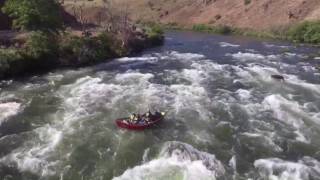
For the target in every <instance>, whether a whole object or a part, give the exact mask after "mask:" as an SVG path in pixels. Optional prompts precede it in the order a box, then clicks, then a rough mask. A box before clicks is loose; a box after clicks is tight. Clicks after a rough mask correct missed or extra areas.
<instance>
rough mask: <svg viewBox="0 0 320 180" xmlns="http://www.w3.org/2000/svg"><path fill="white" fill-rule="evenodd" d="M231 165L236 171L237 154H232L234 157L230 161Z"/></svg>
mask: <svg viewBox="0 0 320 180" xmlns="http://www.w3.org/2000/svg"><path fill="white" fill-rule="evenodd" d="M229 166H230V167H231V168H232V169H233V170H234V171H236V170H237V158H236V156H232V158H231V159H230V161H229Z"/></svg>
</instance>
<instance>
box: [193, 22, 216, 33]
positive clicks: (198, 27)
mask: <svg viewBox="0 0 320 180" xmlns="http://www.w3.org/2000/svg"><path fill="white" fill-rule="evenodd" d="M192 29H193V30H194V31H200V32H212V31H213V28H212V27H211V26H208V25H205V24H196V25H193V27H192Z"/></svg>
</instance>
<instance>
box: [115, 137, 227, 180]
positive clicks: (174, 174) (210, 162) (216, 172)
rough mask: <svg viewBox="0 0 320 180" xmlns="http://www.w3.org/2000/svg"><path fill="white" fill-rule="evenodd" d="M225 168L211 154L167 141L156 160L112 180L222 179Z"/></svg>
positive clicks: (129, 170) (183, 144)
mask: <svg viewBox="0 0 320 180" xmlns="http://www.w3.org/2000/svg"><path fill="white" fill-rule="evenodd" d="M224 173H225V168H224V166H223V164H222V163H221V162H220V161H219V160H217V159H216V157H215V155H213V154H209V153H206V152H201V151H199V150H197V149H195V148H194V147H192V146H191V145H188V144H185V143H181V142H167V143H165V145H164V146H163V147H162V150H161V152H160V154H159V157H158V158H156V159H153V160H151V161H149V162H146V163H144V164H142V165H138V166H136V167H134V168H132V169H128V170H126V171H125V172H124V173H123V174H122V175H121V176H119V177H115V178H113V180H129V179H134V180H144V179H150V180H156V179H168V180H170V179H172V180H173V179H207V180H215V179H216V178H217V177H221V176H223V175H224Z"/></svg>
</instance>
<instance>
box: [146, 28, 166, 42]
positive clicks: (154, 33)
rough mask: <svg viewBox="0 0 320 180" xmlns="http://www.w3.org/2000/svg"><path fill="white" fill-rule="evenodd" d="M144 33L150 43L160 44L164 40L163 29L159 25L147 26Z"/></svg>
mask: <svg viewBox="0 0 320 180" xmlns="http://www.w3.org/2000/svg"><path fill="white" fill-rule="evenodd" d="M146 34H147V38H148V40H149V41H150V43H151V44H152V45H161V44H162V43H163V41H164V36H163V34H164V31H163V28H162V27H161V26H160V25H152V26H150V27H147V28H146Z"/></svg>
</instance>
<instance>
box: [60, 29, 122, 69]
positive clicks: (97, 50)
mask: <svg viewBox="0 0 320 180" xmlns="http://www.w3.org/2000/svg"><path fill="white" fill-rule="evenodd" d="M117 44H119V43H117V41H116V40H115V39H113V38H112V37H111V36H110V35H109V34H107V33H101V34H99V35H98V36H97V37H78V36H72V35H65V36H63V37H62V39H61V41H60V63H61V64H62V65H65V66H69V65H72V66H83V65H87V64H92V63H94V62H98V61H103V60H106V59H107V58H110V57H114V56H116V55H117V54H116V53H117V52H116V50H117V49H116V48H117V47H118V46H117Z"/></svg>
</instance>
